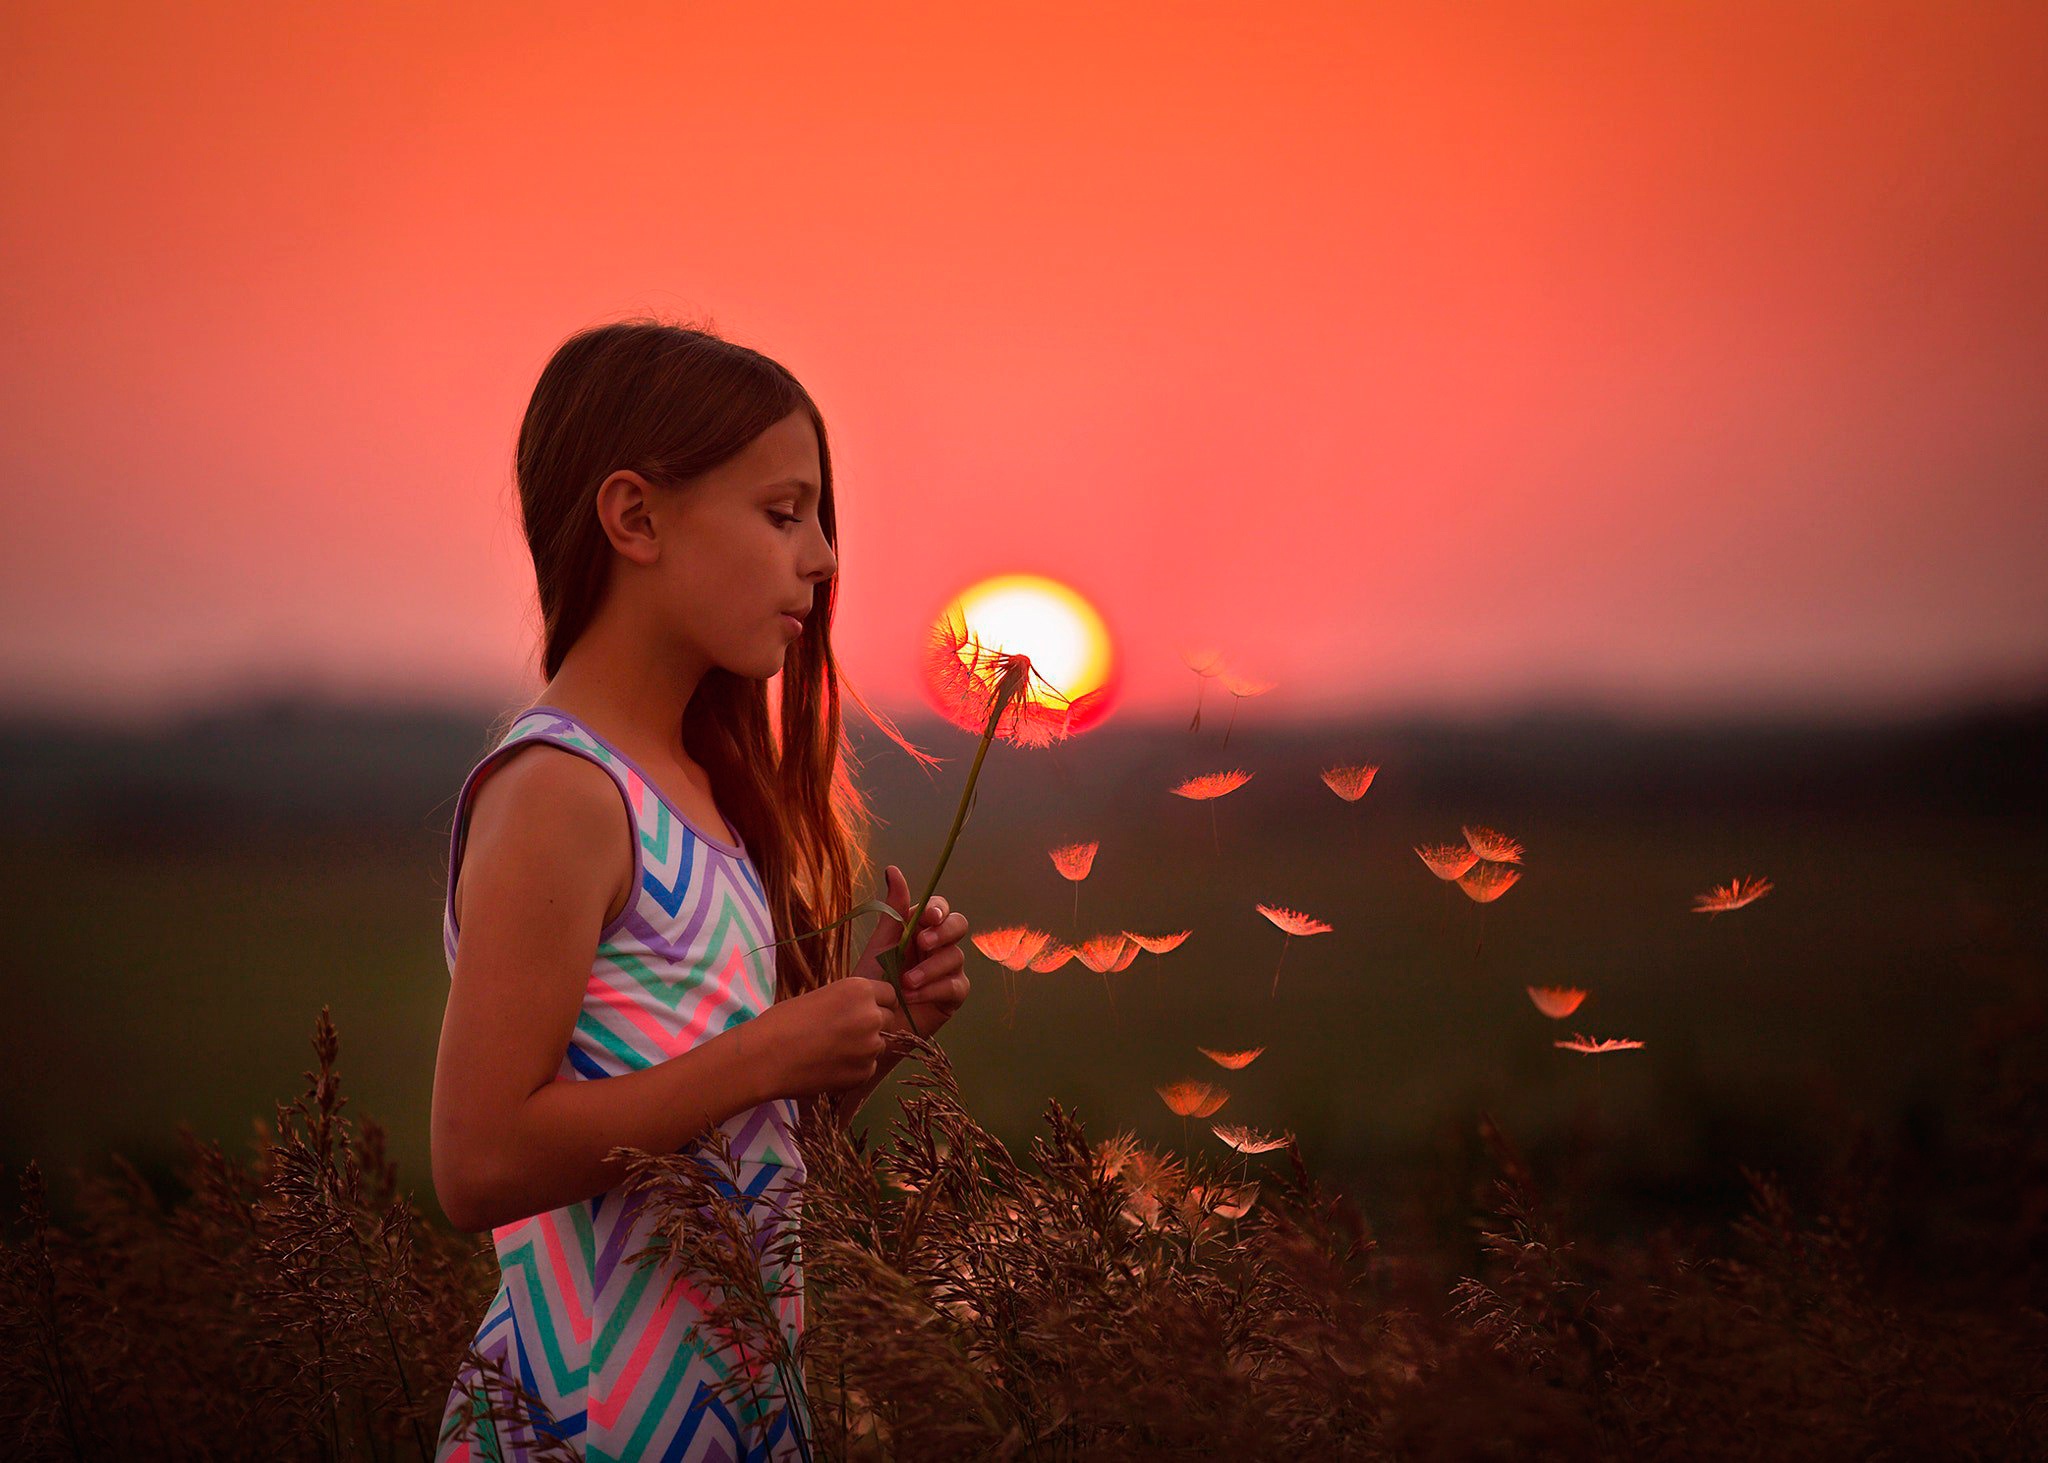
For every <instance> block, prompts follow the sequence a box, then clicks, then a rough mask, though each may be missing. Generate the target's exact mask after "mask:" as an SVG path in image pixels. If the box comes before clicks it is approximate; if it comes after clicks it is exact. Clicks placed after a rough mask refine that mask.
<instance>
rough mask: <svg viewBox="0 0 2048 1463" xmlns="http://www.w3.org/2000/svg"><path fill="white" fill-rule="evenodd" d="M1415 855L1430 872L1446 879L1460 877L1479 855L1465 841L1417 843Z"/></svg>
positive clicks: (1477, 859) (1474, 862)
mask: <svg viewBox="0 0 2048 1463" xmlns="http://www.w3.org/2000/svg"><path fill="white" fill-rule="evenodd" d="M1415 856H1416V857H1417V858H1419V859H1421V860H1422V861H1423V863H1425V864H1427V865H1428V866H1429V871H1430V872H1431V873H1432V874H1435V875H1436V876H1437V877H1438V878H1439V879H1443V880H1446V881H1448V880H1451V879H1457V878H1461V877H1462V876H1463V875H1464V874H1465V872H1466V870H1468V869H1470V868H1471V867H1472V866H1473V865H1474V864H1476V863H1478V862H1479V855H1478V854H1476V853H1474V852H1473V851H1472V847H1471V845H1470V844H1465V843H1424V844H1417V845H1416V847H1415Z"/></svg>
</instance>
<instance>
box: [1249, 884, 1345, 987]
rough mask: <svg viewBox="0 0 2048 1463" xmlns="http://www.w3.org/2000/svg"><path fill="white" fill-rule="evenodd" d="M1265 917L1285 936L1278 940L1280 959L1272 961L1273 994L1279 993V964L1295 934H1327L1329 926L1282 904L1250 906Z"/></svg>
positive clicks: (1285, 956) (1283, 958)
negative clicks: (1283, 932) (1284, 933)
mask: <svg viewBox="0 0 2048 1463" xmlns="http://www.w3.org/2000/svg"><path fill="white" fill-rule="evenodd" d="M1252 907H1253V908H1254V909H1256V910H1258V912H1259V913H1260V914H1263V915H1264V916H1265V917H1266V918H1267V919H1269V920H1271V921H1272V922H1273V923H1274V924H1276V925H1278V926H1279V927H1280V928H1281V929H1282V930H1283V931H1285V932H1286V936H1287V938H1286V939H1284V940H1282V941H1281V942H1280V959H1279V960H1276V961H1274V962H1273V994H1274V995H1276V996H1277V995H1279V994H1280V965H1281V962H1282V961H1284V960H1286V959H1287V947H1288V945H1289V944H1290V943H1292V941H1293V939H1294V937H1295V936H1296V935H1327V934H1328V933H1329V932H1330V927H1329V926H1328V925H1326V924H1324V923H1323V922H1322V921H1321V920H1319V919H1310V918H1309V917H1308V916H1307V915H1305V914H1303V913H1302V912H1301V911H1300V910H1298V909H1288V908H1287V907H1286V906H1284V905H1277V904H1257V905H1254V906H1252Z"/></svg>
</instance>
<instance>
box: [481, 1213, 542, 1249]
mask: <svg viewBox="0 0 2048 1463" xmlns="http://www.w3.org/2000/svg"><path fill="white" fill-rule="evenodd" d="M539 1217H540V1216H538V1215H535V1214H529V1215H527V1216H526V1218H524V1219H515V1220H513V1221H512V1222H511V1223H510V1224H501V1225H499V1226H498V1227H497V1228H496V1229H494V1230H492V1231H491V1243H492V1244H494V1245H496V1246H497V1247H498V1248H499V1249H501V1250H502V1249H504V1248H505V1246H507V1245H509V1244H511V1243H512V1241H514V1240H516V1239H518V1238H519V1231H521V1230H522V1229H524V1228H526V1226H527V1225H529V1224H531V1223H533V1221H534V1220H535V1219H537V1218H539Z"/></svg>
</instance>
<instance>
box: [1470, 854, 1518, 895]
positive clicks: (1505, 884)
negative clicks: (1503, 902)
mask: <svg viewBox="0 0 2048 1463" xmlns="http://www.w3.org/2000/svg"><path fill="white" fill-rule="evenodd" d="M1521 877H1522V872H1521V870H1519V869H1516V868H1512V867H1510V866H1509V865H1507V864H1489V863H1480V864H1475V865H1473V867H1472V868H1470V869H1468V870H1467V871H1466V872H1465V874H1464V875H1463V876H1462V877H1461V878H1460V879H1459V880H1458V887H1459V888H1460V889H1463V890H1464V891H1465V895H1466V897H1467V898H1469V899H1471V900H1472V901H1473V902H1474V903H1475V904H1491V903H1493V901H1494V900H1496V899H1498V898H1500V897H1501V895H1503V894H1505V893H1507V892H1508V890H1510V889H1512V888H1513V887H1514V886H1515V881H1516V880H1517V879H1519V878H1521Z"/></svg>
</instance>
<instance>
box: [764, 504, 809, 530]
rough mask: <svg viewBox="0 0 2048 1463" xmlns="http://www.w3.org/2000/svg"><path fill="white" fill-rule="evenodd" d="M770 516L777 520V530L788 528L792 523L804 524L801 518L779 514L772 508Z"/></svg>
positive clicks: (769, 511)
mask: <svg viewBox="0 0 2048 1463" xmlns="http://www.w3.org/2000/svg"><path fill="white" fill-rule="evenodd" d="M768 516H769V517H770V518H772V519H774V520H775V526H776V527H777V528H786V527H788V526H789V525H790V524H792V523H802V522H803V520H802V519H801V518H798V517H795V516H794V515H792V514H788V513H777V512H776V511H775V510H774V509H772V508H771V509H769V510H768Z"/></svg>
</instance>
